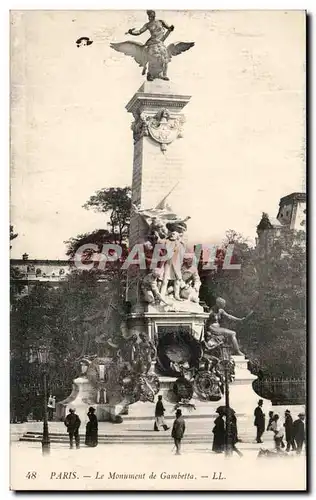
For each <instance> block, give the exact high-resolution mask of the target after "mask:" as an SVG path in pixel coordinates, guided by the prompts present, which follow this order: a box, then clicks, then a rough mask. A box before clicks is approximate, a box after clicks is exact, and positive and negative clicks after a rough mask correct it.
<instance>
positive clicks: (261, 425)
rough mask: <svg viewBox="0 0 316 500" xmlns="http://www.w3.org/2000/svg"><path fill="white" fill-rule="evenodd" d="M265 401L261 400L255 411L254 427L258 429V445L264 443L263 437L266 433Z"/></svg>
mask: <svg viewBox="0 0 316 500" xmlns="http://www.w3.org/2000/svg"><path fill="white" fill-rule="evenodd" d="M262 405H263V399H259V401H258V406H257V408H256V409H255V411H254V416H255V421H254V426H255V427H257V437H256V441H257V443H263V441H262V440H261V436H262V434H263V433H264V429H265V415H264V413H263V411H262Z"/></svg>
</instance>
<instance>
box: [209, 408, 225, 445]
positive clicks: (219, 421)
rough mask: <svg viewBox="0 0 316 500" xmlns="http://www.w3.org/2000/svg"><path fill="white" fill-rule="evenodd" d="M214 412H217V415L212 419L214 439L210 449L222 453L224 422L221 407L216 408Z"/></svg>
mask: <svg viewBox="0 0 316 500" xmlns="http://www.w3.org/2000/svg"><path fill="white" fill-rule="evenodd" d="M216 413H218V417H216V419H215V421H214V428H213V434H214V439H213V446H212V451H214V452H215V453H223V451H224V449H225V422H224V419H223V417H224V411H223V410H222V409H221V408H218V409H217V410H216Z"/></svg>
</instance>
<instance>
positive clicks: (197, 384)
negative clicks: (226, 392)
mask: <svg viewBox="0 0 316 500" xmlns="http://www.w3.org/2000/svg"><path fill="white" fill-rule="evenodd" d="M194 389H195V391H196V393H197V395H198V396H199V397H200V398H201V399H204V400H207V401H218V400H220V399H221V397H222V391H221V378H220V377H219V376H217V375H216V374H215V373H212V372H209V371H206V370H202V371H200V372H198V373H197V375H196V377H195V379H194Z"/></svg>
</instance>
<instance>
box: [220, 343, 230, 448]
mask: <svg viewBox="0 0 316 500" xmlns="http://www.w3.org/2000/svg"><path fill="white" fill-rule="evenodd" d="M222 364H223V368H224V384H225V413H226V436H225V455H226V456H229V455H231V454H232V446H231V412H230V406H229V368H230V348H229V345H227V344H223V345H222Z"/></svg>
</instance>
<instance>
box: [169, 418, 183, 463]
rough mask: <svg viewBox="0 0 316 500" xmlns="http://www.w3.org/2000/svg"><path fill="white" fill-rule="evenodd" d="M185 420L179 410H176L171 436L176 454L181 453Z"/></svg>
mask: <svg viewBox="0 0 316 500" xmlns="http://www.w3.org/2000/svg"><path fill="white" fill-rule="evenodd" d="M184 431H185V422H184V418H183V416H182V412H181V410H177V411H176V419H175V421H174V422H173V427H172V433H171V436H172V437H173V439H174V444H175V446H176V450H177V451H176V455H181V440H182V438H183V436H184Z"/></svg>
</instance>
